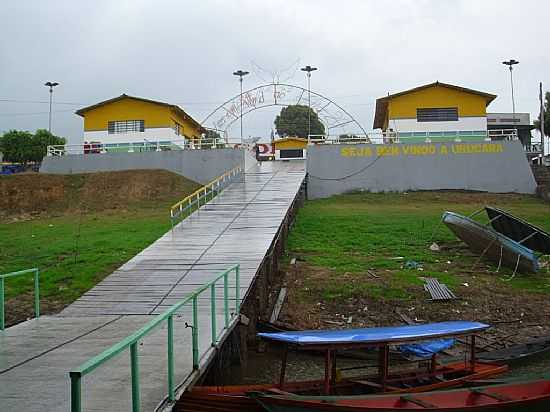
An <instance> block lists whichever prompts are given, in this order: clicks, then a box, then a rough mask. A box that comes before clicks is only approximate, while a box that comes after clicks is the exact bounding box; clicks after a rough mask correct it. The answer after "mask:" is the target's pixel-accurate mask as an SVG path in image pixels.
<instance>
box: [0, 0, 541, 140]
mask: <svg viewBox="0 0 550 412" xmlns="http://www.w3.org/2000/svg"><path fill="white" fill-rule="evenodd" d="M549 11H550V4H548V3H546V2H542V1H525V0H524V1H522V2H517V1H504V0H501V1H496V0H493V1H488V0H485V1H482V2H481V1H474V0H472V1H451V0H417V1H412V0H411V1H405V0H402V1H365V0H357V1H351V0H349V1H339V2H334V1H306V0H301V1H300V0H294V1H238V0H235V1H231V2H229V1H207V0H205V1H177V0H173V1H168V0H163V1H159V0H157V1H144V0H132V1H107V0H100V1H93V2H85V1H70V2H68V1H63V0H49V1H43V0H42V1H40V0H28V1H18V2H16V1H7V2H4V3H3V4H2V8H1V9H0V17H1V20H2V27H1V34H2V35H1V36H0V59H1V60H0V84H1V85H2V88H1V92H0V99H3V100H23V101H29V100H30V101H46V100H47V99H48V93H47V88H46V87H44V86H43V83H44V82H45V81H48V80H52V81H58V82H60V83H61V85H60V86H59V87H58V88H56V90H55V100H56V101H58V102H63V103H77V104H74V105H71V104H55V106H54V126H53V128H54V132H56V133H58V134H60V135H65V136H68V137H69V138H70V139H71V141H73V142H77V141H79V140H80V139H81V136H82V121H81V119H80V118H79V117H78V116H76V115H75V114H74V110H76V109H78V108H79V107H81V106H83V105H87V104H92V103H96V102H98V101H100V100H103V99H107V98H111V97H114V96H117V95H119V94H121V93H123V92H125V93H128V94H133V95H137V96H142V97H147V98H152V99H159V100H163V101H167V102H173V103H177V104H180V105H181V106H182V107H183V108H184V109H185V110H186V111H188V112H189V113H190V114H191V115H193V116H194V117H195V118H197V119H198V120H202V119H203V118H204V117H205V116H206V115H207V114H208V113H209V112H210V111H211V110H213V109H214V108H215V107H216V106H217V105H218V104H220V103H221V102H223V101H224V100H226V99H227V98H229V97H231V96H233V95H235V94H236V93H238V82H237V79H236V78H234V76H232V74H231V73H232V71H233V70H235V69H237V68H242V69H246V70H250V69H251V67H252V65H251V61H254V62H256V63H257V64H258V65H260V66H262V67H264V68H266V69H268V70H275V69H277V68H283V67H287V66H289V65H291V64H292V63H293V62H295V61H296V60H297V59H300V62H301V63H302V64H312V65H315V66H317V67H319V71H318V72H315V73H314V75H313V77H312V89H313V90H316V91H318V92H321V93H323V94H324V95H327V96H329V97H332V98H334V100H336V101H337V102H338V103H339V104H341V105H342V106H344V107H345V108H346V109H348V111H350V112H351V113H352V114H353V115H354V116H355V117H356V118H357V119H358V120H359V121H360V122H361V123H362V124H363V126H364V127H365V128H366V129H370V128H371V126H372V118H373V112H374V100H375V99H376V98H377V97H380V96H383V95H385V94H387V93H388V92H396V91H399V90H403V89H406V88H410V87H415V86H417V85H420V84H423V83H428V82H432V81H435V80H440V81H444V82H449V83H455V84H458V85H462V86H465V87H471V88H475V89H479V90H483V91H487V92H490V93H496V94H498V96H499V97H498V98H497V100H495V101H494V102H493V103H492V104H491V106H489V110H490V111H509V110H510V109H511V103H510V90H509V77H508V72H507V70H506V68H505V67H504V66H502V64H501V63H500V62H501V61H502V60H504V59H508V58H511V57H513V58H516V59H518V60H520V62H521V64H520V65H519V67H517V70H516V71H515V85H516V97H517V101H516V106H517V110H518V111H527V112H531V114H532V117H533V118H534V117H535V116H536V113H538V82H539V81H543V82H544V83H545V84H547V85H548V88H550V74H549V71H548V70H547V67H548V65H549V63H550V62H549V59H550V57H549V55H548V53H546V52H545V47H544V43H543V41H544V40H545V39H547V38H549V34H550V29H549V28H548V26H547V24H546V20H547V17H548V15H550V13H549ZM261 82H262V81H261V79H259V78H258V77H256V76H254V75H251V76H248V77H247V78H246V79H245V85H246V86H248V87H253V86H256V85H258V84H260V83H261ZM291 82H292V83H294V84H297V85H301V86H304V85H305V78H304V76H303V75H302V73H301V72H297V73H296V74H295V76H294V77H293V79H292V80H291ZM47 111H48V105H47V104H44V103H21V102H12V101H10V102H6V101H1V102H0V130H7V129H11V128H17V129H28V130H34V129H36V128H39V127H47ZM275 113H276V110H275V109H266V110H265V111H263V112H260V111H258V112H255V113H254V114H253V115H250V116H248V117H247V118H246V119H245V127H246V131H245V133H246V134H252V135H264V136H268V135H269V130H270V128H271V127H272V120H273V117H274V115H275ZM234 134H235V135H237V134H238V129H234Z"/></svg>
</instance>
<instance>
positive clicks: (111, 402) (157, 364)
mask: <svg viewBox="0 0 550 412" xmlns="http://www.w3.org/2000/svg"><path fill="white" fill-rule="evenodd" d="M304 177H305V172H304V165H303V163H301V162H292V163H281V162H264V163H263V164H262V165H261V166H255V167H253V168H252V169H249V170H248V171H247V173H246V174H245V176H244V178H243V179H242V181H240V182H235V183H233V184H232V185H231V186H229V187H228V188H227V189H226V190H225V191H224V192H222V193H221V195H219V196H218V197H217V198H215V199H214V200H213V201H212V202H210V203H209V204H207V205H205V206H203V207H202V208H201V209H200V211H198V212H195V213H194V214H193V215H192V216H190V217H189V218H188V219H186V220H184V221H183V222H182V223H180V224H179V225H178V226H176V228H175V229H174V230H173V231H171V232H168V233H166V234H165V235H164V236H163V237H161V238H160V239H159V240H157V241H156V242H155V243H153V244H152V245H151V246H149V247H148V248H146V249H145V250H143V251H142V252H141V253H139V254H138V255H137V256H135V257H134V258H133V259H131V260H130V261H129V262H127V263H126V264H125V265H123V266H122V267H121V268H119V269H118V270H117V271H115V272H114V273H113V274H111V275H110V276H108V277H107V278H106V279H105V280H103V281H102V282H101V283H99V284H98V285H97V286H95V287H94V288H93V289H91V290H90V291H88V292H87V293H86V294H84V295H83V296H82V297H81V298H80V299H78V300H77V301H76V302H74V303H73V304H72V305H70V306H68V307H67V308H66V309H65V310H64V311H63V312H61V313H60V314H58V315H56V316H43V317H41V318H39V319H33V320H30V321H27V322H24V323H21V324H19V325H16V326H13V327H11V328H8V329H6V330H5V331H4V332H0V410H1V411H4V410H5V411H16V410H20V411H44V412H46V411H68V410H69V409H70V402H69V401H70V384H69V383H70V381H69V376H68V372H69V371H70V370H71V369H74V368H76V367H77V366H79V365H80V364H82V363H83V362H85V361H87V360H88V359H90V358H91V357H93V356H95V355H97V354H99V353H100V352H102V351H103V350H105V349H107V348H108V347H110V346H111V345H113V344H115V343H117V342H118V341H120V340H121V339H123V338H124V337H126V336H127V335H129V334H131V333H132V332H134V331H136V330H137V329H138V328H140V327H141V326H142V325H144V324H145V323H147V322H148V321H149V320H151V319H152V317H153V316H154V315H155V314H158V313H161V312H162V311H164V310H165V309H167V308H168V307H169V306H170V305H172V304H173V303H175V302H176V301H179V300H181V299H182V298H183V297H185V295H186V294H187V293H189V292H191V291H193V290H194V289H196V288H197V287H199V286H201V285H203V284H204V283H206V282H208V281H209V280H211V279H213V278H214V277H215V275H216V273H218V271H220V270H222V269H225V268H227V267H229V266H230V265H233V264H236V263H239V264H240V265H241V283H240V286H241V289H240V290H241V293H240V296H241V297H244V296H245V295H246V292H247V291H248V289H249V287H250V285H251V282H252V280H253V279H254V277H255V275H256V272H257V270H258V268H259V266H260V264H261V262H262V259H263V258H264V256H265V255H266V253H267V251H268V249H269V247H270V245H271V243H272V241H273V239H274V237H275V235H276V233H277V230H278V229H279V227H280V225H281V223H282V221H283V219H284V217H285V215H286V213H287V211H288V209H289V207H290V205H291V204H292V202H293V200H294V198H295V197H296V195H297V193H298V191H299V188H300V185H301V183H302V181H303V179H304ZM230 279H231V283H233V278H230ZM231 283H230V286H231ZM233 285H234V283H233ZM230 291H231V288H230ZM222 295H223V290H222V287H220V290H219V293H218V299H219V300H220V302H221V300H222ZM231 296H232V298H233V299H232V300H233V301H234V294H233V295H231ZM233 303H234V302H233ZM199 307H203V308H204V310H201V311H200V316H199V342H200V354H201V365H203V366H204V365H205V364H206V363H208V362H209V360H210V359H211V356H213V353H214V352H213V350H212V348H211V346H210V313H209V312H210V298H209V296H208V294H206V295H205V296H204V297H203V298H201V299H200V300H199ZM217 308H218V316H217V325H218V328H219V330H220V332H222V330H223V308H222V305H221V304H218V305H217ZM186 321H187V322H190V321H191V319H190V309H189V308H185V309H184V310H182V312H181V313H179V316H178V317H177V318H176V319H175V322H174V323H175V335H174V338H175V359H176V368H175V370H176V382H178V383H183V382H187V383H189V379H190V376H191V374H192V360H191V343H190V342H191V332H190V329H189V328H186V327H185V322H186ZM227 334H228V330H225V333H224V336H222V337H221V339H223V338H224V337H225V336H226V335H227ZM166 357H167V355H166V325H164V326H161V327H159V328H158V329H157V330H156V331H155V332H153V333H152V334H150V335H149V336H147V337H146V338H145V339H144V340H143V341H142V343H141V346H140V348H139V362H140V376H141V408H142V410H143V411H153V410H155V408H156V407H157V406H158V405H159V404H160V403H161V402H162V401H163V400H164V397H165V396H166V394H167V378H166V376H167V370H166V369H167V366H166V365H167V358H166ZM184 386H185V383H184ZM82 393H83V410H84V411H128V410H131V385H130V367H129V355H128V353H126V352H125V353H123V354H121V355H119V356H117V357H116V358H113V359H111V360H110V361H109V362H108V363H106V364H104V365H102V366H100V367H99V368H98V369H97V370H95V371H94V372H92V373H91V374H90V375H88V376H86V377H85V378H84V380H83V389H82Z"/></svg>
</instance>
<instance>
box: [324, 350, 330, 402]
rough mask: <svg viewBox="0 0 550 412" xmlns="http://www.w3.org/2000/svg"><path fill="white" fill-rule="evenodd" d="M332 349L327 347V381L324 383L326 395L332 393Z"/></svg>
mask: <svg viewBox="0 0 550 412" xmlns="http://www.w3.org/2000/svg"><path fill="white" fill-rule="evenodd" d="M330 368H331V362H330V349H327V352H326V354H325V383H324V393H325V395H330Z"/></svg>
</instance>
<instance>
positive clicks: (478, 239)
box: [442, 212, 539, 272]
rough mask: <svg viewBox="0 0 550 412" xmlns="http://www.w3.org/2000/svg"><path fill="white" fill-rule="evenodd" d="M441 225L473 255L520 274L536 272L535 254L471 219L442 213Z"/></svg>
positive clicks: (537, 267)
mask: <svg viewBox="0 0 550 412" xmlns="http://www.w3.org/2000/svg"><path fill="white" fill-rule="evenodd" d="M442 220H443V223H445V225H447V227H448V228H449V229H450V230H451V231H452V232H453V233H454V234H455V235H456V236H457V237H458V238H460V239H461V240H462V241H463V242H464V243H466V244H467V245H468V247H469V248H470V250H472V251H473V252H475V253H479V254H483V256H485V257H487V258H489V259H491V260H492V261H494V262H495V263H497V264H498V263H499V262H500V261H502V264H503V265H505V266H508V267H510V268H512V269H515V268H516V266H517V270H518V271H520V272H537V271H538V269H539V264H538V259H537V256H536V255H535V253H534V252H533V251H532V250H531V249H529V248H527V247H525V246H523V245H521V244H519V243H518V242H516V241H514V240H512V239H510V238H508V237H507V236H505V235H503V234H501V233H498V232H497V231H495V230H493V229H492V228H490V227H487V226H484V225H482V224H480V223H478V222H476V221H475V220H473V219H470V218H468V217H466V216H462V215H459V214H457V213H453V212H445V213H443V219H442Z"/></svg>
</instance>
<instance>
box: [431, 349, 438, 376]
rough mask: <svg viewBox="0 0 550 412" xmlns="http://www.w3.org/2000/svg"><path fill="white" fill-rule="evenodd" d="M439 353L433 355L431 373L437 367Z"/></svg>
mask: <svg viewBox="0 0 550 412" xmlns="http://www.w3.org/2000/svg"><path fill="white" fill-rule="evenodd" d="M436 357H437V354H435V353H434V354H433V355H432V360H431V362H430V373H434V372H435V369H436V368H437V359H436Z"/></svg>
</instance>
